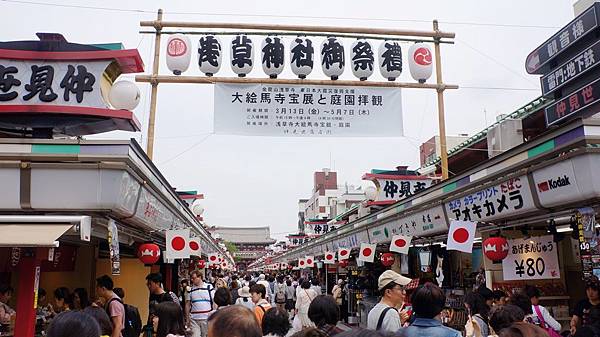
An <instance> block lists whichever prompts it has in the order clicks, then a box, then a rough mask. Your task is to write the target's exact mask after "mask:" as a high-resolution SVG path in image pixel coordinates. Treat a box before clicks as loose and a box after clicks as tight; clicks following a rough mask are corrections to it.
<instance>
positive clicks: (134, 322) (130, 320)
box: [113, 288, 142, 337]
mask: <svg viewBox="0 0 600 337" xmlns="http://www.w3.org/2000/svg"><path fill="white" fill-rule="evenodd" d="M113 291H114V292H115V294H116V295H117V296H119V297H120V298H121V301H123V306H124V307H125V328H123V337H139V336H140V334H141V333H142V318H141V317H140V311H139V310H138V308H137V307H135V306H133V305H131V304H127V303H124V301H125V291H124V290H123V288H115V289H114V290H113Z"/></svg>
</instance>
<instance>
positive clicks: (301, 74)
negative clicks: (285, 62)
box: [290, 36, 315, 78]
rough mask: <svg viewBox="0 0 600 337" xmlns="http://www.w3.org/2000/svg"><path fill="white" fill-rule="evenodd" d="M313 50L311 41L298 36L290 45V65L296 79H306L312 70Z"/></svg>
mask: <svg viewBox="0 0 600 337" xmlns="http://www.w3.org/2000/svg"><path fill="white" fill-rule="evenodd" d="M314 58H315V48H314V47H313V44H312V41H311V40H310V39H308V38H306V37H304V36H298V37H296V38H295V39H294V40H292V43H291V44H290V64H291V66H292V72H293V73H294V74H295V75H297V76H298V78H306V76H308V74H310V73H311V72H312V70H313V66H314Z"/></svg>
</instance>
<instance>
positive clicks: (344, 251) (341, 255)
mask: <svg viewBox="0 0 600 337" xmlns="http://www.w3.org/2000/svg"><path fill="white" fill-rule="evenodd" d="M349 258H350V248H340V249H338V260H340V261H343V260H348V259H349Z"/></svg>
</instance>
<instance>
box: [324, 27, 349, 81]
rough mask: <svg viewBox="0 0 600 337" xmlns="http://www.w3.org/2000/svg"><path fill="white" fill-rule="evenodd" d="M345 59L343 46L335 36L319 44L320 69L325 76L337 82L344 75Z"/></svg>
mask: <svg viewBox="0 0 600 337" xmlns="http://www.w3.org/2000/svg"><path fill="white" fill-rule="evenodd" d="M345 64H346V58H345V55H344V45H343V44H342V41H341V40H338V39H337V38H336V37H335V36H330V37H328V38H326V39H325V40H324V41H323V43H322V44H321V67H322V68H323V73H324V74H325V76H328V77H331V79H332V80H337V79H338V77H339V76H340V75H341V74H343V73H344V65H345Z"/></svg>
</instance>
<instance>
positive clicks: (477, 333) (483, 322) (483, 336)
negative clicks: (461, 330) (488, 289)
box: [465, 292, 490, 337]
mask: <svg viewBox="0 0 600 337" xmlns="http://www.w3.org/2000/svg"><path fill="white" fill-rule="evenodd" d="M465 307H466V308H467V312H468V314H469V320H468V321H467V324H466V325H465V330H466V334H467V337H471V336H472V337H487V336H488V335H489V333H490V328H489V313H490V307H489V306H488V305H487V304H486V300H485V298H483V296H481V295H480V294H479V293H477V292H472V293H469V294H467V296H465Z"/></svg>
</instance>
